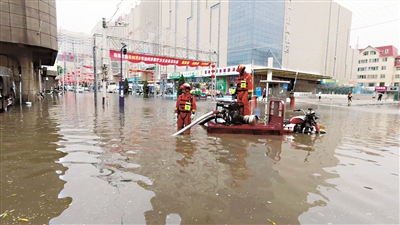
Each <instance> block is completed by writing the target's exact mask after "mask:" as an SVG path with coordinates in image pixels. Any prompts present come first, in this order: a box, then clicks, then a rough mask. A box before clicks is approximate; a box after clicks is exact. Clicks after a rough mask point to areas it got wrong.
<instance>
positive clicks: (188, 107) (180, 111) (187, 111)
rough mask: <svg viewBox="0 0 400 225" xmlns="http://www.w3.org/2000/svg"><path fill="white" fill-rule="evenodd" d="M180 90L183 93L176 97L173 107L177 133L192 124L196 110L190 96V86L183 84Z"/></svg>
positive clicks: (193, 99)
mask: <svg viewBox="0 0 400 225" xmlns="http://www.w3.org/2000/svg"><path fill="white" fill-rule="evenodd" d="M180 88H181V89H182V92H183V93H182V94H181V95H180V96H179V97H178V100H177V101H176V107H175V115H176V116H177V118H178V122H177V123H178V131H179V130H181V129H182V128H184V127H186V126H188V125H189V124H190V123H191V122H192V119H194V117H195V113H196V109H197V105H196V100H195V98H194V97H193V96H192V94H190V90H191V89H192V87H191V86H190V84H188V83H184V84H182V85H181V87H180Z"/></svg>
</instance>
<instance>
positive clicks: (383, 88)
mask: <svg viewBox="0 0 400 225" xmlns="http://www.w3.org/2000/svg"><path fill="white" fill-rule="evenodd" d="M375 91H376V92H386V91H387V87H386V86H383V87H375Z"/></svg>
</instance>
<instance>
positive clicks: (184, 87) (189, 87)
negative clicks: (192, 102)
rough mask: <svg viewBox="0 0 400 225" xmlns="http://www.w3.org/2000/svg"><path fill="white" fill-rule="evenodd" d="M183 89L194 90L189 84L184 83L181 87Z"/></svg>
mask: <svg viewBox="0 0 400 225" xmlns="http://www.w3.org/2000/svg"><path fill="white" fill-rule="evenodd" d="M181 89H182V90H184V89H189V90H190V89H192V87H191V86H190V84H188V83H183V84H182V85H181Z"/></svg>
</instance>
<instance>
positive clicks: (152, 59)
mask: <svg viewBox="0 0 400 225" xmlns="http://www.w3.org/2000/svg"><path fill="white" fill-rule="evenodd" d="M110 58H111V59H112V60H121V52H120V51H116V50H110ZM122 59H123V60H127V61H128V62H131V63H140V62H143V63H146V64H159V65H162V66H168V65H172V66H190V67H197V66H206V67H208V66H210V65H211V62H203V61H199V60H189V59H177V58H171V57H164V56H155V55H145V54H136V53H131V52H128V53H127V54H126V55H122Z"/></svg>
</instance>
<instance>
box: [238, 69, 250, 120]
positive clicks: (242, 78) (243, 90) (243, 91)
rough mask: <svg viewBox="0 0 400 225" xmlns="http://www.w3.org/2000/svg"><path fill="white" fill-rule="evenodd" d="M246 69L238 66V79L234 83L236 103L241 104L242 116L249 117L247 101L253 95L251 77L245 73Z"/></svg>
mask: <svg viewBox="0 0 400 225" xmlns="http://www.w3.org/2000/svg"><path fill="white" fill-rule="evenodd" d="M245 69H246V67H245V66H244V65H242V64H240V65H239V66H238V67H237V69H236V72H239V76H238V79H237V81H236V95H237V102H241V103H243V115H241V116H248V115H250V103H249V100H250V99H251V96H252V94H253V76H252V75H251V74H249V73H247V72H246V71H245Z"/></svg>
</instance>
